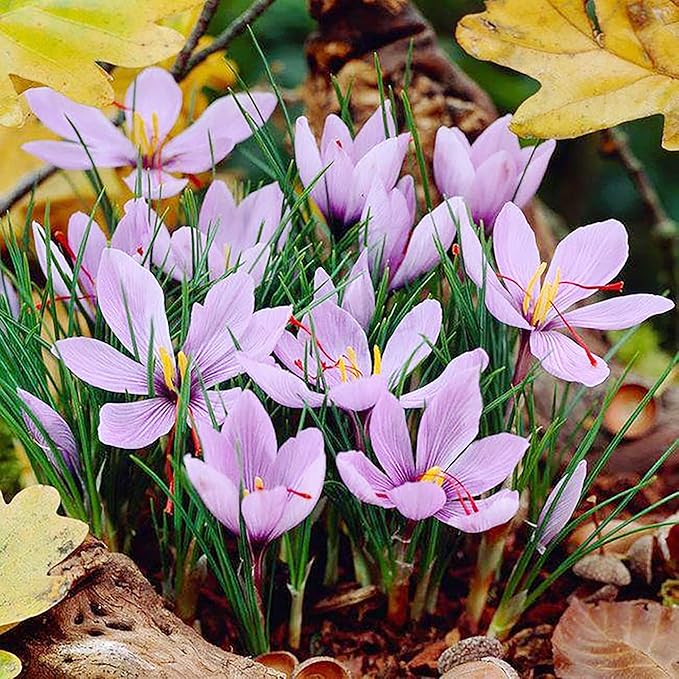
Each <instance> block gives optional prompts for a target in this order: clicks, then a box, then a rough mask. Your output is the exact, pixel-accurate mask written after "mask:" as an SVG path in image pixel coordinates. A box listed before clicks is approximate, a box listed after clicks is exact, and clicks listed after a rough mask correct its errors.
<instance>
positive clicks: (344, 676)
mask: <svg viewBox="0 0 679 679" xmlns="http://www.w3.org/2000/svg"><path fill="white" fill-rule="evenodd" d="M291 679H351V673H350V672H349V670H348V669H347V668H346V667H344V665H342V663H341V662H339V660H335V658H330V657H329V656H324V655H319V656H317V657H315V658H309V659H308V660H305V661H304V662H303V663H302V664H301V665H297V667H296V668H295V669H294V671H293V673H292V677H291Z"/></svg>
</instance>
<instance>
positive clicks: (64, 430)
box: [17, 389, 80, 475]
mask: <svg viewBox="0 0 679 679" xmlns="http://www.w3.org/2000/svg"><path fill="white" fill-rule="evenodd" d="M17 395H18V396H19V399H20V400H21V402H22V406H23V412H22V414H21V416H22V418H23V420H24V424H25V425H26V429H28V433H29V434H30V435H31V437H32V438H33V440H34V441H35V442H36V443H37V444H38V446H40V448H42V450H43V451H44V452H45V455H47V458H48V459H49V461H50V462H51V463H52V465H53V466H54V468H55V469H57V470H59V469H60V467H59V463H58V462H57V460H56V458H55V451H56V452H57V453H58V454H59V455H60V456H61V458H62V460H63V462H64V464H65V465H66V467H67V468H68V469H69V471H71V472H73V473H74V474H76V475H79V474H80V457H79V456H78V446H77V445H76V442H75V438H74V437H73V432H72V431H71V428H70V427H69V426H68V424H67V423H66V420H64V418H63V417H62V416H61V415H60V414H59V413H58V412H57V411H56V410H54V408H52V407H51V406H49V405H47V403H45V402H44V401H41V400H40V399H39V398H38V397H37V396H34V395H33V394H31V393H29V392H27V391H25V390H23V389H17ZM45 434H46V435H47V438H45Z"/></svg>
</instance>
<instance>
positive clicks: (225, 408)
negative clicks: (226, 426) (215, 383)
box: [191, 387, 242, 424]
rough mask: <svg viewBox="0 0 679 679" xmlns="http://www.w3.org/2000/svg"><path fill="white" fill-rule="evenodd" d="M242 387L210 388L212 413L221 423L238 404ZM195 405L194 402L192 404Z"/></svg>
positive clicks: (209, 399)
mask: <svg viewBox="0 0 679 679" xmlns="http://www.w3.org/2000/svg"><path fill="white" fill-rule="evenodd" d="M241 393H242V389H240V388H239V387H233V388H231V389H210V391H208V392H207V397H208V401H209V402H210V408H211V409H212V415H213V416H214V418H215V419H216V420H217V423H219V424H221V423H222V422H224V420H225V419H226V416H227V414H228V413H229V412H231V410H232V409H233V407H234V405H236V401H237V400H238V399H239V398H240V395H241ZM191 407H193V403H192V404H191Z"/></svg>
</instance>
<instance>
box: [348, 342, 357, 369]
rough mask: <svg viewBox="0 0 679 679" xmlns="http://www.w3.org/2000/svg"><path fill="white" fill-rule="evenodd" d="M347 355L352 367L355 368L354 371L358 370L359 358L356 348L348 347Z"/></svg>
mask: <svg viewBox="0 0 679 679" xmlns="http://www.w3.org/2000/svg"><path fill="white" fill-rule="evenodd" d="M346 354H347V358H348V359H349V363H350V364H351V367H352V368H354V370H358V357H357V356H356V349H354V347H347V351H346Z"/></svg>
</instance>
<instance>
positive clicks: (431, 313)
mask: <svg viewBox="0 0 679 679" xmlns="http://www.w3.org/2000/svg"><path fill="white" fill-rule="evenodd" d="M441 319H442V311H441V305H440V303H439V302H438V301H437V300H434V299H426V300H424V302H420V303H419V304H418V305H417V306H416V307H414V308H412V309H411V310H410V311H409V312H408V313H407V314H406V315H405V316H404V317H403V320H402V321H401V322H400V323H399V324H398V326H396V329H395V330H394V332H393V333H392V335H391V337H390V338H389V340H388V341H387V344H386V346H385V347H384V352H383V354H382V373H383V374H384V376H385V377H386V378H387V381H388V382H389V386H390V388H392V387H394V386H395V385H396V384H398V382H399V381H400V380H402V379H403V378H404V377H407V376H408V375H409V374H410V373H411V372H412V371H413V370H414V369H415V368H416V367H417V365H418V364H419V363H420V362H421V361H422V360H423V359H425V358H426V357H427V356H429V354H430V353H431V348H432V346H433V345H434V344H436V340H437V339H438V337H439V333H440V332H441Z"/></svg>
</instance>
